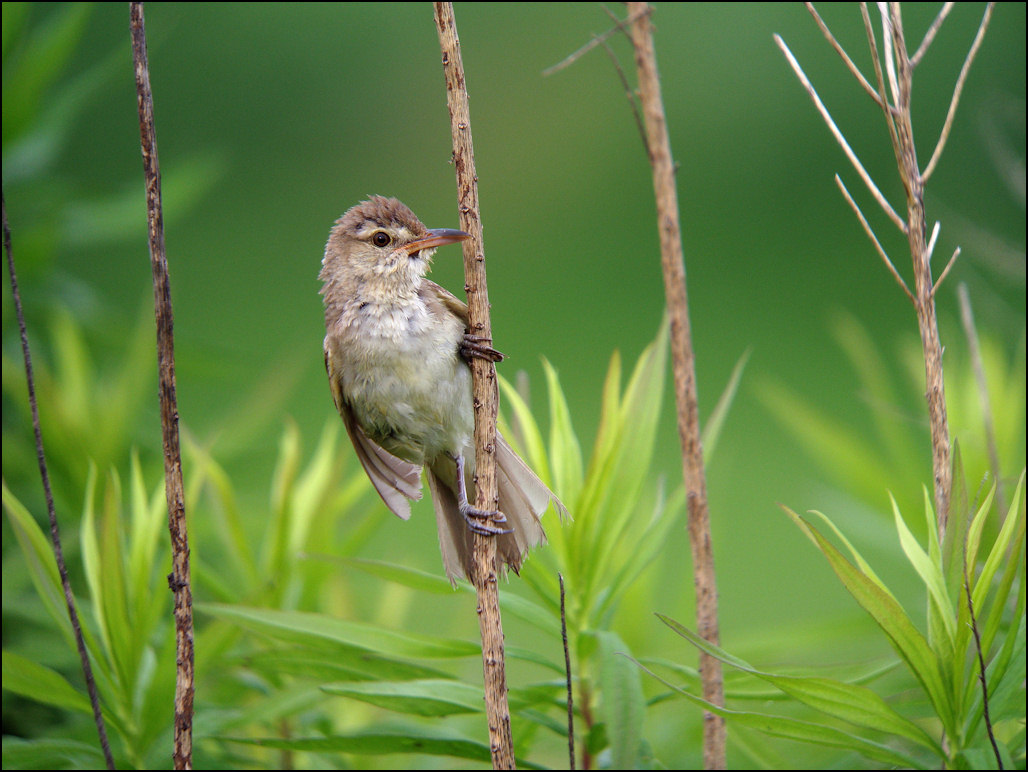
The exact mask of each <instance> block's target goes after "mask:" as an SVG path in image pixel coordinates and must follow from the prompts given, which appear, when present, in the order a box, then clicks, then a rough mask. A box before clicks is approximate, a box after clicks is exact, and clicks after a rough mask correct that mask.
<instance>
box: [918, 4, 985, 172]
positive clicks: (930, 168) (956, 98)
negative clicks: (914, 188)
mask: <svg viewBox="0 0 1028 772" xmlns="http://www.w3.org/2000/svg"><path fill="white" fill-rule="evenodd" d="M993 6H995V3H989V4H988V5H987V6H985V15H984V16H983V17H982V22H981V24H979V25H978V34H976V35H975V36H974V42H973V43H972V44H971V50H970V51H968V52H967V58H965V59H964V66H963V67H961V68H960V75H959V76H958V77H957V85H956V86H954V87H953V97H952V98H951V99H950V103H949V110H948V111H947V113H946V122H945V123H944V124H943V126H942V132H941V133H940V134H939V141H938V143H937V144H936V145H935V150H934V152H933V153H932V157H931V159H930V160H929V161H928V165H927V166H926V167H925V170H924V172H923V173H922V174H921V179H922V180H927V179H928V178H929V177H931V176H932V172H934V171H935V167H936V165H937V164H938V163H939V157H940V156H941V155H942V151H943V148H945V147H946V140H948V139H949V132H950V129H952V128H953V117H954V116H955V115H956V114H957V105H958V104H959V103H960V95H961V94H962V93H963V91H964V82H965V81H966V80H967V73H968V71H970V69H971V63H972V62H973V61H974V58H975V57H976V56H977V55H978V49H979V48H981V45H982V39H983V38H984V37H985V30H987V29H988V28H989V21H990V20H991V19H992V8H993Z"/></svg>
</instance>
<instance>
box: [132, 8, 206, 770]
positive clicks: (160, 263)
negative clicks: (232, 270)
mask: <svg viewBox="0 0 1028 772" xmlns="http://www.w3.org/2000/svg"><path fill="white" fill-rule="evenodd" d="M129 8H130V10H129V13H130V27H131V31H132V57H133V61H134V62H135V70H136V96H137V102H138V107H139V135H140V142H141V145H142V151H143V172H144V174H145V176H146V209H147V226H148V230H149V234H150V267H151V270H152V272H153V292H154V317H155V319H156V322H157V368H158V379H159V388H160V401H161V434H162V438H163V445H164V490H165V497H166V499H167V504H168V529H169V531H170V532H171V550H172V552H171V562H172V571H171V574H170V575H169V576H168V584H169V586H170V587H171V590H172V592H173V593H174V595H175V645H176V661H177V668H176V679H175V737H174V748H173V751H172V760H173V762H174V764H175V769H192V765H193V762H192V756H193V688H194V687H193V596H192V591H191V590H190V586H189V538H188V533H187V531H186V507H185V501H184V493H183V487H182V457H181V454H180V452H179V437H178V404H177V401H176V398H175V344H174V334H173V332H174V321H173V316H172V308H171V286H170V284H169V281H168V260H167V257H166V255H165V252H164V215H163V212H162V209H161V167H160V163H159V162H158V159H157V133H156V130H155V129H154V115H153V93H152V92H151V90H150V68H149V64H148V63H147V56H146V27H145V24H144V20H143V4H142V3H130V4H129Z"/></svg>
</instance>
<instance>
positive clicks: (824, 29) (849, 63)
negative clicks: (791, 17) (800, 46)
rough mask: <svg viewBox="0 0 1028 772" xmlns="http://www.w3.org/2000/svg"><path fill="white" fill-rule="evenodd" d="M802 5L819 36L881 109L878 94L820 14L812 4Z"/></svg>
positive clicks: (880, 99) (880, 100)
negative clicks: (811, 19)
mask: <svg viewBox="0 0 1028 772" xmlns="http://www.w3.org/2000/svg"><path fill="white" fill-rule="evenodd" d="M804 5H805V6H807V10H808V11H809V12H810V15H811V16H813V17H814V21H815V22H817V26H818V28H819V29H820V30H821V34H822V35H824V36H825V39H826V40H827V41H828V43H829V44H830V45H831V46H832V48H834V49H835V52H836V53H837V54H838V55H839V56H841V57H842V61H843V62H845V64H846V67H847V68H848V69H849V71H850V72H851V73H852V74H853V77H854V78H856V79H857V83H859V84H860V86H861V88H863V89H864V91H866V92H867V93H868V96H870V97H871V98H872V99H873V100H874V101H875V104H876V105H878V106H879V107H881V105H882V98H881V97H880V96H879V95H878V92H877V91H875V89H874V86H872V85H871V84H870V83H868V82H867V78H865V77H864V74H863V73H862V72H861V71H860V70H859V69H858V68H857V65H855V64H854V63H853V60H852V59H850V57H849V54H847V53H846V50H845V49H844V48H843V47H842V44H841V43H839V41H838V40H836V39H835V35H833V34H832V31H831V30H830V29H828V25H827V24H825V20H824V19H822V18H821V14H819V13H818V12H817V10H816V9H815V8H814V4H813V3H804Z"/></svg>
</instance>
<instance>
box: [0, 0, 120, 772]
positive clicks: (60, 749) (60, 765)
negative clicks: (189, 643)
mask: <svg viewBox="0 0 1028 772" xmlns="http://www.w3.org/2000/svg"><path fill="white" fill-rule="evenodd" d="M5 5H6V3H5ZM3 768H4V769H46V770H53V769H103V768H104V757H103V753H102V752H101V751H100V748H99V745H98V744H90V743H84V742H80V741H79V740H64V739H57V738H39V739H35V740H22V739H21V738H19V737H12V736H10V735H4V738H3Z"/></svg>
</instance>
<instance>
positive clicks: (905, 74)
mask: <svg viewBox="0 0 1028 772" xmlns="http://www.w3.org/2000/svg"><path fill="white" fill-rule="evenodd" d="M807 5H808V8H809V9H810V12H811V14H812V15H813V16H814V19H815V21H817V24H818V26H819V27H820V28H821V31H822V33H823V34H824V35H825V37H826V38H827V39H828V40H829V42H830V43H831V44H832V46H833V48H835V49H836V51H837V52H838V53H839V55H840V56H842V58H843V60H844V61H845V62H846V65H847V67H848V68H849V70H850V72H851V73H852V74H853V76H854V77H855V78H856V79H857V82H858V83H860V85H861V87H862V88H863V89H864V90H865V91H868V89H869V84H868V82H867V80H866V79H865V78H864V76H863V75H862V74H861V73H860V72H859V70H857V69H856V67H855V66H854V65H853V62H852V60H851V59H850V58H849V56H848V55H847V54H846V52H845V51H843V50H842V47H841V46H840V45H839V44H838V42H837V41H836V39H835V37H834V36H833V35H832V34H831V32H830V31H829V29H828V27H827V26H826V25H825V24H824V21H823V20H822V19H821V17H820V16H818V14H817V12H816V11H815V10H814V9H813V6H811V5H810V4H809V3H808V4H807ZM993 5H994V4H993V3H989V4H988V5H987V6H986V9H985V15H984V16H983V17H982V21H981V23H980V24H979V26H978V32H977V34H976V35H975V39H974V42H973V43H972V44H971V49H970V51H968V54H967V56H966V57H965V59H964V64H963V66H962V67H961V70H960V75H959V77H958V78H957V82H956V85H955V86H954V89H953V95H952V97H951V99H950V105H949V110H948V111H947V114H946V121H945V123H944V125H943V127H942V130H941V132H940V135H939V139H938V141H937V142H936V145H935V150H934V151H933V152H932V157H931V159H930V160H929V162H928V165H927V167H926V168H925V171H924V172H922V171H921V169H920V166H919V164H918V160H917V149H916V146H915V144H914V129H913V126H912V123H911V93H912V88H913V71H914V67H915V66H916V65H917V64H918V63H919V62H920V61H921V60H922V58H923V57H924V55H925V53H926V52H927V50H928V48H929V46H930V45H931V43H932V41H933V40H934V39H935V36H936V34H937V33H938V31H939V28H940V27H941V25H942V23H943V21H944V20H945V19H946V16H947V15H948V14H949V12H950V9H951V7H952V4H951V3H947V4H946V5H944V6H943V8H942V10H941V11H940V12H939V14H938V15H937V16H936V18H935V20H934V21H933V22H932V24H931V26H930V27H929V29H928V31H927V33H926V34H925V36H924V39H923V40H922V42H921V45H920V46H918V49H917V51H916V52H915V53H914V55H913V57H911V56H909V54H908V50H907V44H906V39H905V36H904V34H903V17H902V14H901V12H900V5H899V3H895V2H894V3H889V4H888V5H886V4H885V3H879V10H880V11H881V17H882V43H883V45H882V52H881V53H880V52H879V50H878V42H877V39H876V38H875V33H874V29H873V28H872V25H871V17H870V15H869V13H868V9H867V3H861V4H860V14H861V17H862V19H863V23H864V29H865V31H866V33H867V43H868V48H869V49H870V52H871V62H872V64H873V65H874V71H875V79H876V83H877V98H875V101H876V102H877V103H878V104H879V106H880V107H881V108H882V111H883V114H884V117H885V122H886V126H887V127H888V130H889V138H890V140H891V141H892V147H893V152H894V154H895V156H896V166H897V169H898V170H899V175H900V179H901V181H902V182H903V189H904V192H905V194H906V199H907V217H906V220H905V221H904V220H900V219H899V217H898V215H897V214H896V212H895V210H893V208H892V207H891V205H890V204H889V203H888V201H886V200H885V199H884V197H883V196H882V195H881V193H880V192H879V190H878V187H877V186H876V185H875V184H874V183H873V182H872V181H871V179H870V177H869V176H868V174H867V172H866V171H865V170H864V167H863V166H862V165H861V164H860V162H859V161H858V160H857V159H856V156H855V154H854V153H853V151H852V150H851V149H850V146H849V143H847V142H846V139H845V137H843V136H842V133H841V132H840V131H839V129H838V127H836V125H835V122H834V121H833V120H832V117H831V115H830V114H829V113H828V110H827V108H826V107H825V106H824V104H823V103H822V102H821V99H820V98H819V97H818V95H817V92H815V91H814V88H813V86H812V85H811V84H810V81H809V80H808V79H807V77H806V75H805V74H804V73H803V70H802V69H801V68H800V66H799V63H798V62H797V61H796V59H795V57H793V55H792V53H791V52H790V51H789V49H788V47H787V46H786V45H785V43H784V42H783V41H782V39H781V38H780V37H779V36H778V35H775V36H774V37H775V42H776V43H777V44H778V46H779V48H781V49H782V53H784V54H785V56H786V59H788V61H789V64H790V66H791V67H792V68H793V71H794V72H795V73H796V77H797V78H799V80H800V82H801V83H802V84H803V86H804V88H806V89H807V92H808V93H809V94H810V97H811V99H812V100H813V101H814V105H815V106H816V107H817V109H818V111H819V112H820V113H821V116H822V118H824V120H825V123H826V124H827V125H828V128H829V129H830V130H831V132H832V134H833V135H834V136H835V139H836V141H838V143H839V145H840V146H841V147H842V149H843V151H844V152H845V153H846V156H847V158H849V159H850V162H851V163H853V166H854V168H855V169H857V172H858V173H859V174H860V177H861V179H863V180H864V183H865V184H866V185H867V186H868V188H869V189H870V190H871V192H872V194H874V196H875V198H876V199H877V200H878V203H879V205H881V207H882V210H883V211H884V212H885V213H886V214H887V215H888V216H889V218H890V219H892V221H893V222H894V223H895V224H896V226H897V227H898V228H899V229H900V230H901V231H902V232H903V233H905V234H906V236H907V243H908V246H909V248H910V257H911V262H912V263H913V268H914V290H913V292H911V291H910V290H909V289H908V288H907V286H906V283H905V282H904V281H903V280H902V278H900V276H899V274H898V272H897V271H896V269H895V267H894V266H893V265H892V263H891V261H890V260H889V258H888V256H887V255H886V254H885V252H884V250H883V249H882V247H881V244H880V243H879V241H878V239H877V238H876V237H875V235H874V233H873V232H872V231H871V228H870V226H869V225H868V223H867V220H866V219H865V218H864V216H863V214H862V213H861V212H860V209H859V207H857V205H856V203H855V202H854V201H853V198H852V197H851V196H850V195H849V193H848V191H846V189H845V187H844V186H843V185H842V182H841V180H839V178H838V176H836V181H837V182H838V183H839V186H840V188H841V189H842V191H843V195H844V196H845V197H846V200H847V202H848V203H849V204H850V206H851V207H852V208H853V210H854V212H855V213H856V214H857V217H858V218H859V219H860V221H861V225H863V226H864V230H865V231H866V232H867V234H868V236H869V238H870V239H871V241H872V243H874V245H875V248H876V249H877V250H878V253H879V255H880V256H881V257H882V259H883V260H885V263H886V265H887V266H888V267H889V269H890V271H891V272H892V274H893V277H894V278H895V279H896V280H897V281H898V282H899V284H900V286H901V287H902V288H903V290H904V291H905V292H906V293H907V296H908V297H909V298H910V299H911V301H912V303H913V305H914V310H915V312H916V314H917V326H918V331H919V332H920V336H921V349H922V352H923V355H924V364H925V400H926V402H927V406H928V420H929V427H930V432H931V444H932V471H933V476H934V490H935V510H936V525H937V528H938V533H939V540H940V541H942V540H943V539H944V537H945V533H946V525H947V522H948V521H949V507H950V491H951V488H952V484H953V480H952V477H953V470H952V466H951V463H952V462H951V459H950V438H949V422H948V419H947V416H946V390H945V383H944V381H943V367H942V351H943V349H942V343H941V341H940V340H939V327H938V322H937V319H936V314H935V294H936V291H937V290H938V288H939V285H940V284H941V283H942V281H943V279H945V278H946V276H947V275H948V274H949V271H950V269H951V268H952V267H953V263H954V261H955V260H956V258H957V256H958V255H959V254H960V249H959V248H958V249H957V250H956V251H955V252H954V253H953V257H951V258H950V261H949V263H947V264H946V267H945V268H944V269H943V271H942V273H941V274H940V276H939V279H938V280H937V281H933V279H932V268H931V259H932V251H933V249H934V247H935V240H936V238H937V236H938V225H936V229H935V230H934V231H933V233H932V237H931V241H930V242H929V241H926V239H925V234H926V231H927V228H926V219H925V207H924V186H925V181H926V180H927V179H928V177H930V176H931V174H932V172H933V171H934V170H935V167H936V165H937V163H938V160H939V157H940V156H941V154H942V151H943V149H944V148H945V146H946V139H947V138H948V136H949V133H950V129H951V128H952V125H953V117H954V115H955V114H956V110H957V105H958V104H959V102H960V95H961V93H962V91H963V87H964V83H965V81H966V79H967V73H968V71H969V70H970V67H971V64H972V62H973V61H974V58H975V56H976V55H977V53H978V50H979V48H980V47H981V43H982V39H983V38H984V36H985V31H986V29H988V26H989V21H990V19H991V18H992V9H993ZM883 55H884V60H885V75H883V72H882V58H883ZM886 76H887V78H888V84H889V91H888V92H886V85H885V84H886ZM889 94H891V95H892V99H891V101H890V99H889Z"/></svg>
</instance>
